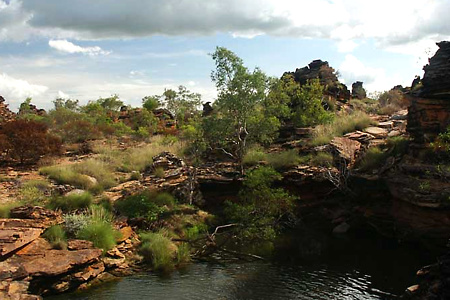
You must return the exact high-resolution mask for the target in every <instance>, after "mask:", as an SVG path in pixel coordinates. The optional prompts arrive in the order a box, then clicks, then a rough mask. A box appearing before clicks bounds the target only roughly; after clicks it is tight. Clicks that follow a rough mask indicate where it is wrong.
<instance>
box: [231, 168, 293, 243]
mask: <svg viewBox="0 0 450 300" xmlns="http://www.w3.org/2000/svg"><path fill="white" fill-rule="evenodd" d="M280 179H281V175H280V174H279V173H277V172H276V171H275V170H274V169H272V168H270V167H260V168H258V169H255V170H252V171H250V172H248V174H247V176H246V178H245V181H244V183H243V188H242V190H241V192H240V193H239V202H238V203H231V202H227V204H226V206H227V207H226V208H225V215H226V217H227V218H228V219H229V221H230V222H233V223H237V224H239V229H238V230H237V232H236V234H238V235H239V237H241V238H245V239H273V238H274V237H275V234H276V232H277V230H278V229H279V227H280V226H281V221H282V220H283V219H287V218H288V216H292V210H293V200H294V198H293V197H292V196H290V195H289V194H288V193H287V192H285V191H284V190H283V189H281V188H274V187H272V185H273V184H274V182H275V181H278V180H280Z"/></svg>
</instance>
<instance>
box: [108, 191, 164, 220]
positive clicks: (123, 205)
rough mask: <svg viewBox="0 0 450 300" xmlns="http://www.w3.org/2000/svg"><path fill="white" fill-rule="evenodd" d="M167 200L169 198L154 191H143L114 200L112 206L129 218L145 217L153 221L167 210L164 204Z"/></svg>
mask: <svg viewBox="0 0 450 300" xmlns="http://www.w3.org/2000/svg"><path fill="white" fill-rule="evenodd" d="M169 202H170V200H168V199H167V198H166V197H165V196H159V197H158V195H157V194H156V193H154V192H151V191H144V192H143V193H141V194H136V195H132V196H129V197H126V198H125V199H122V200H118V201H116V202H115V203H114V207H115V209H116V210H117V211H118V212H120V213H121V214H123V215H125V216H127V217H129V218H145V219H147V220H148V221H155V220H157V219H158V216H159V215H160V214H161V213H163V212H165V211H166V210H167V207H165V206H166V204H167V203H169ZM169 204H170V205H172V204H171V203H169Z"/></svg>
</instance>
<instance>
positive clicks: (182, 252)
mask: <svg viewBox="0 0 450 300" xmlns="http://www.w3.org/2000/svg"><path fill="white" fill-rule="evenodd" d="M190 261H191V247H190V246H189V244H187V243H181V244H180V245H178V249H177V264H183V263H188V262H190Z"/></svg>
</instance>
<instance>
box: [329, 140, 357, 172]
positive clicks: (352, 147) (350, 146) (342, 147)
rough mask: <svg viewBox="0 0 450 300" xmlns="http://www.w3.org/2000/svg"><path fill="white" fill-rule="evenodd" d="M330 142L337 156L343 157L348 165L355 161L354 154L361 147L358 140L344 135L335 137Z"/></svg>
mask: <svg viewBox="0 0 450 300" xmlns="http://www.w3.org/2000/svg"><path fill="white" fill-rule="evenodd" d="M330 144H331V146H332V147H333V149H334V152H335V153H336V154H337V155H338V157H340V158H343V159H345V160H346V161H347V163H348V165H349V166H351V165H353V164H354V163H355V157H356V154H357V153H358V151H359V150H360V149H361V143H360V142H358V141H355V140H351V139H349V138H346V137H335V138H334V139H333V140H332V141H331V143H330Z"/></svg>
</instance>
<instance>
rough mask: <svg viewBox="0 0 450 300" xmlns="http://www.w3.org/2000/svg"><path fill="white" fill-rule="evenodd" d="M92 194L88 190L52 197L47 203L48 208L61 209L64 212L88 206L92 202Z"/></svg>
mask: <svg viewBox="0 0 450 300" xmlns="http://www.w3.org/2000/svg"><path fill="white" fill-rule="evenodd" d="M92 199H93V197H92V195H91V194H90V193H88V192H84V193H81V194H72V195H68V196H62V197H53V198H51V199H50V202H49V203H48V207H49V208H50V209H53V210H55V209H61V210H62V211H64V212H69V211H74V210H79V209H84V208H88V207H89V206H90V205H91V203H92Z"/></svg>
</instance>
